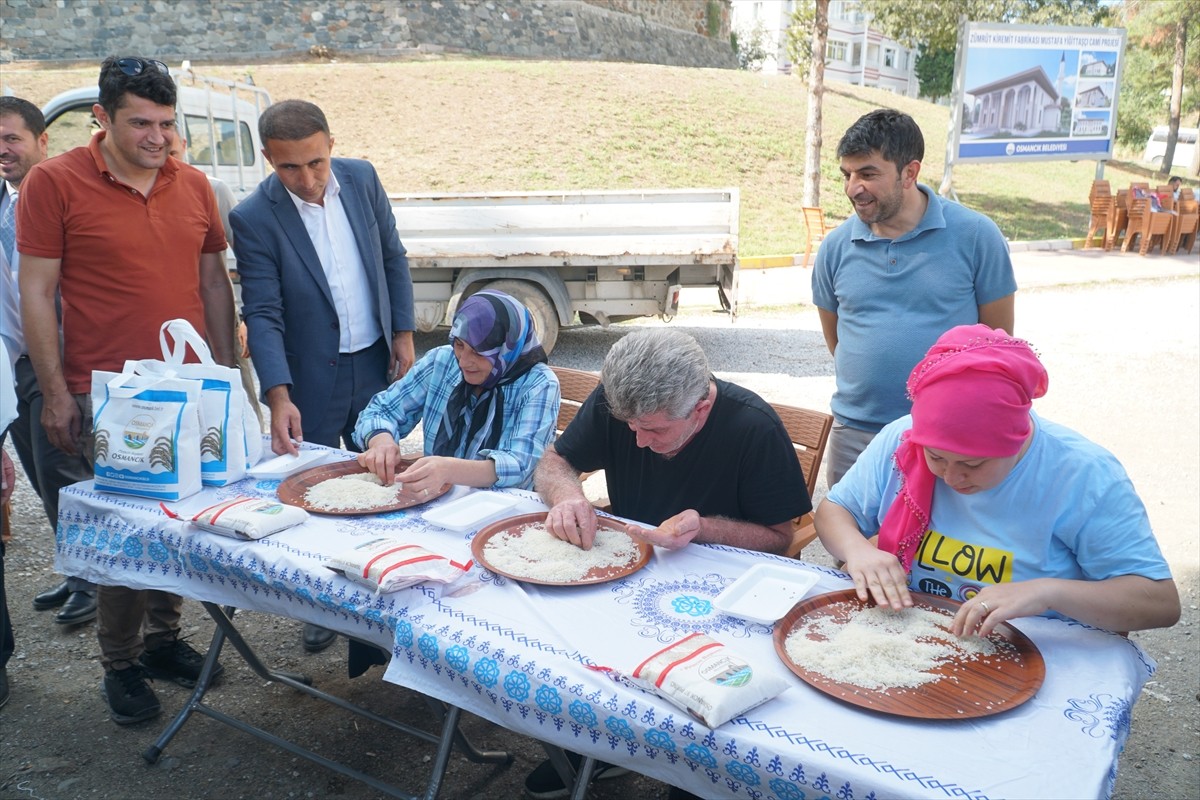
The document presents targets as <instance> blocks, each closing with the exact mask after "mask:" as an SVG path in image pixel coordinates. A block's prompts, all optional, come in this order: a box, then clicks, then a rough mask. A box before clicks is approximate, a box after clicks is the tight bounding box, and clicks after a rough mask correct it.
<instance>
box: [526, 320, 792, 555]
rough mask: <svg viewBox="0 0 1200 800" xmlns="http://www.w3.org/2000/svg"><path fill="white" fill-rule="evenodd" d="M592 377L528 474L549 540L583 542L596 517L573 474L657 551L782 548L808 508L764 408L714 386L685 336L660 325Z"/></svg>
mask: <svg viewBox="0 0 1200 800" xmlns="http://www.w3.org/2000/svg"><path fill="white" fill-rule="evenodd" d="M600 380H601V383H600V386H598V387H597V388H596V390H595V391H594V392H592V394H591V396H590V397H589V398H588V399H587V401H586V402H585V403H584V404H583V407H582V408H581V409H580V411H579V413H578V414H577V415H576V417H575V419H574V420H573V421H572V422H571V424H570V425H569V426H568V427H567V429H566V430H565V431H563V434H562V436H561V437H560V438H559V440H558V441H557V442H556V443H555V444H554V445H552V446H551V447H548V448H546V452H545V453H544V454H543V456H542V459H541V461H540V462H539V463H538V468H537V472H536V473H535V475H534V485H535V488H536V489H537V491H538V493H539V494H540V495H541V497H542V499H543V500H544V501H545V502H546V504H547V505H549V506H550V513H549V516H548V517H547V527H548V528H549V529H550V531H551V532H552V533H553V534H554V535H555V536H558V537H559V538H560V539H564V540H566V541H570V542H572V543H573V544H576V545H578V546H580V547H582V548H584V549H589V548H590V547H591V546H592V542H593V541H594V539H595V535H596V512H595V509H594V508H593V507H592V506H591V504H590V503H588V501H587V498H586V497H585V496H584V494H583V488H582V486H581V484H580V481H579V475H580V473H582V472H591V471H594V470H598V469H603V470H604V471H605V477H606V479H607V482H608V494H609V499H610V501H611V503H612V511H613V513H614V514H617V515H618V516H622V517H626V518H628V519H634V520H638V521H639V522H645V523H649V524H651V525H656V526H657V527H656V528H654V529H653V530H646V529H643V528H640V527H638V526H630V529H629V530H630V533H631V534H634V535H636V536H637V537H638V538H641V539H644V540H646V541H649V542H651V543H653V544H655V545H657V546H659V547H666V548H669V549H675V548H679V547H683V546H685V545H687V544H688V543H690V542H692V541H697V542H707V543H714V544H725V545H732V546H735V547H743V548H746V549H749V550H760V551H763V552H768V553H781V552H783V551H784V550H785V549H786V548H787V546H788V544H790V543H791V540H792V519H794V518H795V517H799V516H801V515H803V514H806V513H807V512H809V511H810V510H812V501H811V500H810V498H809V496H808V490H807V488H806V486H805V482H804V476H803V475H802V474H801V471H800V464H799V461H798V460H797V459H796V453H795V450H794V448H793V446H792V443H791V440H790V439H789V437H788V434H787V430H786V429H785V428H784V427H783V423H782V422H781V421H780V420H779V416H778V415H777V414H776V413H775V411H774V410H773V409H772V408H771V406H770V405H769V404H768V403H767V402H765V401H764V400H763V399H762V398H760V397H759V396H758V395H756V394H754V393H753V392H750V391H748V390H746V389H743V388H742V387H740V386H737V385H735V384H732V383H729V382H727V381H722V380H717V379H716V378H714V377H713V376H712V374H711V372H710V371H709V367H708V359H707V358H706V357H705V355H704V351H703V350H701V349H700V345H699V344H697V343H696V341H695V340H694V339H693V338H692V337H690V336H688V335H686V334H683V333H678V332H673V331H664V330H661V329H658V330H649V329H648V330H642V331H638V332H635V333H631V334H629V335H628V336H626V337H624V338H623V339H621V340H620V341H618V342H617V343H616V344H615V345H614V346H613V347H612V349H611V350H609V353H608V356H607V358H605V361H604V369H603V371H602V373H601V377H600Z"/></svg>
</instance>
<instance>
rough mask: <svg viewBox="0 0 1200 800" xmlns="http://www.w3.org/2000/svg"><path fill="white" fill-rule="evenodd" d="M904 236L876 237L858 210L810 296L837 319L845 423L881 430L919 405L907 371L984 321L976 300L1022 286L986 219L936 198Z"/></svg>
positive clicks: (839, 231) (837, 235) (821, 258)
mask: <svg viewBox="0 0 1200 800" xmlns="http://www.w3.org/2000/svg"><path fill="white" fill-rule="evenodd" d="M917 188H919V189H920V190H921V191H922V192H924V193H925V196H926V197H927V198H928V199H929V206H928V208H927V209H926V210H925V215H924V216H923V217H921V221H920V222H919V223H918V224H917V226H916V227H915V228H913V229H912V230H911V231H909V232H908V233H906V234H904V235H903V236H900V237H899V238H897V239H883V238H880V237H878V236H876V235H875V234H873V233H871V229H870V227H868V226H867V224H866V223H864V222H863V221H862V220H861V219H859V218H858V216H857V215H855V216H851V217H850V219H848V220H846V221H845V222H843V223H842V224H841V225H839V226H838V227H837V228H835V229H834V230H833V231H832V232H831V233H829V235H828V236H826V237H825V241H824V242H822V244H821V249H820V250H819V251H818V252H817V261H816V266H815V267H814V269H813V278H812V293H813V302H814V303H815V304H816V305H817V306H818V307H819V308H823V309H825V310H827V311H832V312H834V313H835V314H837V315H838V323H837V335H838V345H837V350H836V352H835V353H834V356H833V361H834V370H835V374H836V379H837V390H836V391H835V392H834V395H833V400H832V402H831V404H830V407H831V409H832V410H833V416H834V417H835V418H836V419H837V421H838V422H840V423H842V424H843V425H849V426H850V427H852V428H858V429H860V430H865V431H878V430H879V429H880V428H882V427H883V426H884V425H886V424H887V423H889V422H891V421H892V420H894V419H897V418H899V417H902V416H904V415H905V414H907V413H908V412H909V411H910V410H911V409H912V404H911V403H910V402H909V400H908V397H907V395H906V394H905V389H904V385H905V382H906V381H907V380H908V374H909V373H910V372H912V368H913V367H915V366H916V365H917V362H918V361H920V360H921V358H923V357H924V355H925V353H926V351H928V350H929V348H930V347H931V346H932V345H933V343H934V342H935V341H937V338H938V337H939V336H941V335H942V334H943V333H945V332H946V331H948V330H950V329H951V328H953V327H955V326H957V325H974V324H975V323H977V322H979V306H982V305H987V304H988V303H991V302H994V301H996V300H999V299H1001V298H1003V297H1007V296H1008V295H1010V294H1012V293H1013V292H1015V291H1016V290H1017V281H1016V278H1015V277H1014V276H1013V268H1012V261H1011V260H1010V259H1009V256H1008V242H1006V241H1005V240H1004V235H1003V234H1001V233H1000V229H999V228H997V227H996V224H995V223H994V222H992V221H991V220H990V219H988V218H987V217H985V216H984V215H982V214H980V213H978V212H976V211H972V210H970V209H969V208H965V207H963V206H961V205H959V204H958V203H953V202H950V201H948V200H944V199H942V198H941V197H938V196H937V195H936V194H934V192H933V191H932V190H930V189H929V187H927V186H924V185H921V184H918V185H917Z"/></svg>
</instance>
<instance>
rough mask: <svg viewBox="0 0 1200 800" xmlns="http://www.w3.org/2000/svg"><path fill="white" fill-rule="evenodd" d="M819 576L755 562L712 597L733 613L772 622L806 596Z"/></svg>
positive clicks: (716, 603) (715, 602)
mask: <svg viewBox="0 0 1200 800" xmlns="http://www.w3.org/2000/svg"><path fill="white" fill-rule="evenodd" d="M819 579H820V578H819V576H817V575H816V574H815V573H812V572H807V571H805V570H801V569H792V568H790V567H785V566H783V565H782V564H755V565H754V566H753V567H751V568H750V569H748V570H746V572H745V574H743V575H742V577H740V578H738V579H737V580H736V581H734V582H733V583H731V584H729V586H727V587H726V588H725V591H723V592H721V593H720V594H719V595H717V596H716V597H715V598H714V599H713V605H714V606H716V607H717V609H718V610H720V611H721V612H723V613H725V614H728V615H730V616H731V617H740V618H742V619H745V620H749V621H750V622H760V623H762V624H763V625H771V624H773V623H775V622H776V621H777V620H778V619H779V618H780V617H782V616H783V615H784V614H786V613H787V612H788V611H790V610H791V609H792V607H793V606H794V605H796V603H799V602H800V601H801V600H803V599H804V595H805V594H807V593H808V591H809V589H812V587H814V586H816V584H817V581H818V580H819Z"/></svg>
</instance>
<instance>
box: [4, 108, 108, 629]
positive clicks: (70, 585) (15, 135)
mask: <svg viewBox="0 0 1200 800" xmlns="http://www.w3.org/2000/svg"><path fill="white" fill-rule="evenodd" d="M48 143H49V135H48V134H47V133H46V120H45V118H44V117H43V116H42V112H41V110H40V109H38V107H37V106H35V105H34V104H33V103H31V102H29V101H28V100H23V99H21V98H19V97H0V176H2V177H3V178H4V182H3V186H2V188H3V193H2V194H0V251H3V253H0V254H2V255H3V256H4V257H5V260H6V263H7V265H8V267H6V270H5V271H6V272H7V271H8V268H11V273H10V275H11V277H12V278H13V284H14V285H13V294H12V298H11V299H12V302H14V303H16V305H17V308H20V299H19V296H18V294H17V290H16V276H17V273H18V271H19V270H20V260H21V254H20V253H19V252H17V248H16V231H17V225H16V206H17V202H18V201H19V199H20V189H21V182H22V180H24V178H25V175H26V174H27V173H28V172H29V170H31V169H32V168H33V166H34V165H35V164H38V163H41V162H42V161H44V160H45V158H46V146H47V144H48ZM5 303H6V305H5V308H4V314H5V316H6V317H7V318H8V319H7V320H6V323H8V324H10V325H16V326H17V330H18V331H19V330H20V320H19V319H18V318H17V315H16V314H12V315H11V316H10V311H9V308H8V306H7V303H8V298H6V300H5ZM10 355H12V356H13V358H14V359H15V360H16V366H15V373H14V374H15V378H16V395H17V404H16V412H17V418H16V420H15V421H13V423H12V427H11V428H10V430H9V433H10V434H11V435H12V440H13V447H14V448H15V449H16V451H17V458H18V459H19V460H20V462H21V466H22V467H23V468H24V470H25V475H26V477H28V478H29V483H30V485H31V486H32V487H33V490H34V491H35V492H36V493H37V495H38V496H39V497H40V498H41V499H42V507H43V508H44V509H45V511H46V518H47V520H49V522H50V531H51V533H53V532H54V530H55V529H56V527H57V525H58V490H59V489H61V488H63V487H64V486H70V485H71V484H73V483H78V482H79V481H82V480H87V479H88V478H90V477H91V470H90V469H88V465H87V460H86V459H84V458H83V457H82V456H80V455H70V454H68V453H65V452H63V451H62V450H59V449H58V448H57V447H55V446H54V445H53V444H51V443H50V440H49V438H47V436H46V431H45V430H44V429H43V428H42V390H41V387H40V386H39V385H38V380H37V375H36V374H34V371H33V363H32V362H31V361H30V360H29V354H28V351H27V348H26V347H25V340H24V338H23V337H22V338H21V339H20V349H19V350H17V351H16V352H14V353H11V354H10ZM3 439H4V437H3V436H0V442H3ZM59 606H61V607H62V608H61V609H60V610H59V612H58V613H57V614H56V615H55V617H54V621H55V622H57V623H59V624H60V625H79V624H81V623H84V622H89V621H91V620H93V619H95V618H96V586H95V584H93V583H92V582H91V581H87V580H84V579H82V578H75V577H68V578H66V579H65V580H64V581H62V582H61V583H59V584H58V585H57V586H55V587H53V588H51V589H48V590H46V591H44V592H42V593H41V594H38V595H36V596H35V597H34V598H33V607H34V608H35V609H37V610H38V611H46V610H49V609H51V608H58V607H59Z"/></svg>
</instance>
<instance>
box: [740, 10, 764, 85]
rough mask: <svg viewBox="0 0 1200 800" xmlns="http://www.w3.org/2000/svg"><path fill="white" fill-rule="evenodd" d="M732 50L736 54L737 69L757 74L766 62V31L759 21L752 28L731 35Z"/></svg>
mask: <svg viewBox="0 0 1200 800" xmlns="http://www.w3.org/2000/svg"><path fill="white" fill-rule="evenodd" d="M731 38H732V39H733V50H734V52H735V53H737V60H738V69H745V70H749V71H750V72H758V71H759V70H760V69H762V65H763V62H764V61H766V60H767V55H768V53H767V31H766V29H764V28H763V24H762V21H761V20H758V21H756V22H755V23H754V27H753V28H743V29H741V30H737V31H734V32H733V33H732V34H731Z"/></svg>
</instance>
